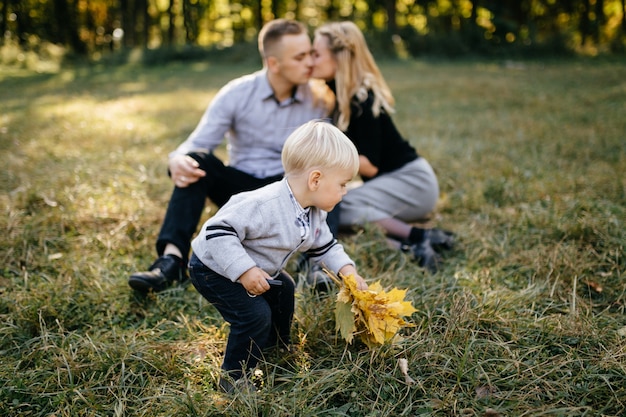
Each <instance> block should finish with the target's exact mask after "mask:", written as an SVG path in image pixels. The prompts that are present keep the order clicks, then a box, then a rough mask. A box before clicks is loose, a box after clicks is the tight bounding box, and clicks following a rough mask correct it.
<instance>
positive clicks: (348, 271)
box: [339, 265, 368, 291]
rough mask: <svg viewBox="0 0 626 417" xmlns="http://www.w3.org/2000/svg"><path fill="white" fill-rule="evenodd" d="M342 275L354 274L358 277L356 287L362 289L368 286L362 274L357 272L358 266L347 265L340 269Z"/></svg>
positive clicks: (355, 277)
mask: <svg viewBox="0 0 626 417" xmlns="http://www.w3.org/2000/svg"><path fill="white" fill-rule="evenodd" d="M339 273H340V274H341V275H352V276H353V277H354V279H356V288H357V289H358V290H361V291H365V290H367V288H368V286H367V283H366V282H365V280H364V279H363V277H362V276H361V275H359V274H358V272H356V268H355V267H353V266H352V265H345V266H344V267H343V268H341V269H340V270H339Z"/></svg>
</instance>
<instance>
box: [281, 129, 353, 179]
mask: <svg viewBox="0 0 626 417" xmlns="http://www.w3.org/2000/svg"><path fill="white" fill-rule="evenodd" d="M281 158H282V162H283V168H284V169H285V176H286V177H287V176H289V175H298V174H302V173H304V172H306V171H308V170H310V169H312V168H320V169H323V168H328V169H335V168H337V169H346V170H350V171H353V176H354V175H356V174H357V172H358V170H359V154H358V152H357V150H356V148H355V147H354V144H353V143H352V141H350V139H348V137H347V136H346V135H345V134H344V133H343V132H342V131H341V130H339V129H338V128H336V127H335V126H333V125H332V124H331V123H329V122H326V121H323V120H312V121H310V122H307V123H305V124H303V125H302V126H300V127H298V128H297V129H296V130H295V131H294V132H293V133H292V134H291V135H289V137H288V138H287V140H286V141H285V145H284V146H283V151H282V155H281Z"/></svg>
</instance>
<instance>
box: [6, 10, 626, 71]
mask: <svg viewBox="0 0 626 417" xmlns="http://www.w3.org/2000/svg"><path fill="white" fill-rule="evenodd" d="M625 10H626V0H519V1H517V0H475V1H470V0H299V1H297V0H274V1H272V0H263V1H254V0H243V1H230V0H2V1H0V33H3V34H4V37H3V38H2V39H0V41H1V42H2V43H3V45H4V46H5V47H4V48H3V52H2V63H3V64H14V65H22V66H24V65H33V62H38V58H40V57H41V56H42V55H44V57H45V56H48V57H53V58H55V59H56V60H58V59H59V57H62V58H67V57H68V56H76V55H77V56H89V57H90V58H92V59H101V58H102V57H103V56H104V57H106V56H110V55H111V52H113V51H116V50H122V51H127V52H128V51H131V50H137V49H140V50H143V51H144V52H148V51H151V52H152V55H150V54H146V55H142V58H144V59H146V60H150V59H152V60H157V61H159V62H162V61H164V60H171V59H173V58H174V59H181V58H182V59H194V58H198V56H199V55H202V54H203V53H204V52H206V50H207V48H208V49H223V48H229V47H233V46H237V45H253V44H254V41H255V39H256V34H257V32H258V29H259V28H260V27H261V26H262V25H263V24H264V23H265V22H267V21H268V20H271V19H272V18H274V17H288V18H295V19H298V20H300V21H302V22H304V23H306V24H307V25H309V26H310V27H312V28H314V27H316V26H319V25H320V24H321V23H323V22H326V21H329V20H341V19H350V20H353V21H355V22H356V23H357V24H359V26H360V27H361V28H362V29H363V31H364V32H365V33H366V34H367V36H368V39H369V42H370V44H371V45H372V47H373V49H374V50H376V51H378V54H379V56H380V54H381V53H383V52H384V53H386V54H391V55H396V56H403V57H419V56H425V55H430V56H432V55H437V56H445V57H459V56H461V57H462V56H467V55H473V56H475V55H483V56H484V55H487V56H493V55H498V56H502V55H507V56H515V57H529V56H546V55H548V56H554V55H566V54H572V53H584V54H587V55H597V54H600V53H624V51H625V50H626V47H625V43H626V13H625V12H624V11H625ZM7 47H9V48H7ZM154 51H160V53H159V54H158V55H156V56H155V52H154ZM29 54H30V55H29ZM247 54H248V53H247V52H245V53H242V55H247ZM29 56H30V58H29ZM117 56H118V57H119V54H118V55H117ZM146 56H147V57H148V58H146ZM150 57H151V58H150Z"/></svg>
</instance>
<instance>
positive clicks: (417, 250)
mask: <svg viewBox="0 0 626 417" xmlns="http://www.w3.org/2000/svg"><path fill="white" fill-rule="evenodd" d="M402 251H403V252H408V251H411V252H412V254H413V259H414V260H415V261H416V262H417V264H418V265H419V266H421V267H422V268H424V269H426V270H428V271H429V272H430V273H432V274H434V273H435V272H437V269H438V267H439V264H441V256H440V255H439V254H438V253H437V252H435V250H434V249H433V247H432V245H431V244H430V241H429V240H428V239H424V240H423V241H422V243H414V244H412V245H402Z"/></svg>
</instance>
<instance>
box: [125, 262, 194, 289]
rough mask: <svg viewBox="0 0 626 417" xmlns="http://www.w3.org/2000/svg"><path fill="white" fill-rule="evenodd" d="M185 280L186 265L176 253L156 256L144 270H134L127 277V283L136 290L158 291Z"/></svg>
mask: <svg viewBox="0 0 626 417" xmlns="http://www.w3.org/2000/svg"><path fill="white" fill-rule="evenodd" d="M186 280H187V267H186V266H185V265H184V264H183V260H182V259H181V258H179V257H178V256H176V255H164V256H161V257H160V258H158V259H157V260H156V261H154V263H153V264H152V265H151V266H150V270H148V271H145V272H135V273H134V274H132V275H131V276H130V278H129V279H128V285H130V286H131V288H133V289H134V290H136V291H139V292H143V293H148V292H150V291H153V292H159V291H163V290H164V289H166V288H168V287H169V286H170V285H172V284H173V283H174V281H178V282H180V283H183V282H185V281H186Z"/></svg>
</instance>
